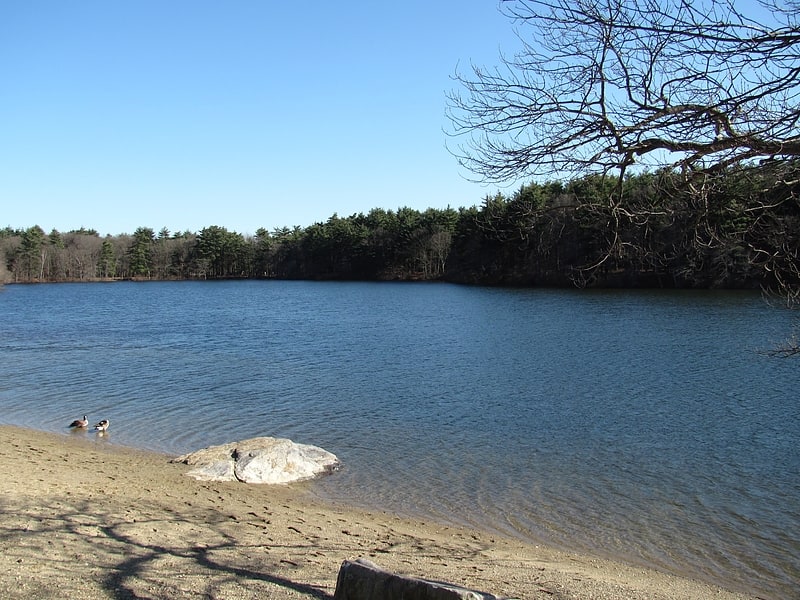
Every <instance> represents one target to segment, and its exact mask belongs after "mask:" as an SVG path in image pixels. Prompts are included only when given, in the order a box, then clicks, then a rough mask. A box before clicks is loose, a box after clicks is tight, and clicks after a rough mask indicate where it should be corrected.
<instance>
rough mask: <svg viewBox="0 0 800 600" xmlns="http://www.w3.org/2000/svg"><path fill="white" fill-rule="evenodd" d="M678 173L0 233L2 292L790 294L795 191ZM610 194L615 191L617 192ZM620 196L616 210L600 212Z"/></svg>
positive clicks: (758, 177) (746, 173)
mask: <svg viewBox="0 0 800 600" xmlns="http://www.w3.org/2000/svg"><path fill="white" fill-rule="evenodd" d="M679 179H680V177H679V174H677V173H673V172H668V171H665V172H660V173H646V174H640V175H636V176H632V177H629V178H627V179H626V180H625V181H624V183H623V184H622V185H623V189H622V190H620V189H619V188H617V187H616V186H618V185H619V182H617V181H614V180H609V179H605V178H602V177H600V176H587V177H585V178H582V179H578V180H574V181H571V182H568V183H562V182H550V183H543V184H542V183H532V184H529V185H525V186H523V187H521V188H520V189H519V190H517V191H516V192H515V193H512V194H509V195H506V194H502V193H498V194H496V195H494V196H487V197H486V198H484V200H483V202H482V203H481V205H480V206H472V207H470V208H459V209H453V208H446V209H433V208H431V209H428V210H425V211H418V210H414V209H411V208H399V209H397V210H384V209H380V208H375V209H373V210H371V211H369V213H367V214H363V213H359V214H354V215H351V216H349V217H340V216H338V215H337V214H334V215H333V216H331V217H330V218H329V219H328V220H327V221H325V222H324V223H315V224H313V225H311V226H309V227H305V228H301V227H294V228H292V229H290V228H287V227H284V228H279V229H275V230H273V231H267V230H266V229H264V228H260V229H258V230H257V231H256V233H255V235H243V234H240V233H237V232H235V231H228V230H227V229H226V228H224V227H219V226H213V225H212V226H209V227H206V228H204V229H203V230H201V231H199V232H188V231H184V232H180V231H179V232H174V233H173V232H170V231H169V230H167V229H166V228H164V229H162V230H161V231H158V232H156V231H155V230H153V229H150V228H148V227H140V228H138V229H136V231H134V232H133V234H120V235H108V236H106V237H101V236H99V235H98V233H97V232H96V231H94V230H86V229H80V230H77V231H69V232H66V233H63V232H59V231H57V230H53V231H51V232H49V233H48V232H45V231H43V230H42V229H41V228H40V227H39V226H32V227H29V228H28V229H24V230H22V229H12V228H10V227H6V228H5V229H3V230H0V257H2V261H0V278H1V279H2V280H3V281H6V282H36V281H94V280H104V279H120V278H122V279H156V280H165V279H222V278H280V279H331V280H446V281H452V282H462V283H477V284H489V285H495V284H502V285H522V286H532V285H549V286H561V285H573V284H578V285H588V286H626V287H728V288H755V287H767V288H775V287H777V288H780V287H782V286H787V285H789V286H796V285H797V282H798V257H797V248H798V247H800V240H799V239H798V237H800V236H799V235H798V233H799V232H800V227H799V226H798V225H799V224H800V203H799V202H798V196H797V192H798V190H800V186H798V184H797V183H795V182H793V181H788V182H787V181H786V180H785V178H782V179H781V180H778V179H777V177H776V176H775V175H774V174H771V173H770V171H769V169H768V168H767V167H759V168H755V169H738V170H736V171H734V172H732V173H730V174H729V176H728V177H726V178H724V179H723V182H722V184H717V185H715V186H714V188H713V189H708V190H701V193H698V191H697V189H696V188H691V189H690V188H687V187H686V186H685V185H680V182H679V181H678V180H679ZM620 192H621V193H620ZM615 197H621V198H624V202H623V203H620V202H616V201H614V200H609V199H610V198H615Z"/></svg>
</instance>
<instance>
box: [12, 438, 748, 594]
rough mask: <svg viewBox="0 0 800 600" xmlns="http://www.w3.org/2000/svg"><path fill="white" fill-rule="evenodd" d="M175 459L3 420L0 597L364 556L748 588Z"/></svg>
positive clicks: (248, 588) (270, 575) (401, 567)
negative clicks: (421, 518) (234, 479)
mask: <svg viewBox="0 0 800 600" xmlns="http://www.w3.org/2000/svg"><path fill="white" fill-rule="evenodd" d="M170 458H171V457H169V456H166V455H162V454H158V453H148V452H143V451H138V450H135V449H130V448H122V447H119V446H115V445H113V444H111V443H107V442H105V441H104V440H103V439H102V438H99V437H98V436H97V435H96V434H94V433H87V434H85V435H69V434H64V435H59V434H52V433H43V432H39V431H32V430H28V429H21V428H17V427H9V426H0V477H1V479H2V482H3V483H2V495H0V509H1V510H2V517H0V598H26V599H27V598H31V599H33V598H36V599H46V598H59V599H77V600H83V599H95V598H116V599H125V598H153V599H156V598H164V599H166V598H169V599H173V598H230V599H242V598H254V599H255V598H258V599H262V600H263V599H266V598H331V597H332V596H333V593H334V590H335V587H336V576H337V573H338V570H339V567H340V566H341V563H342V561H344V560H345V559H356V558H362V557H363V558H367V559H369V560H371V561H373V562H375V563H377V564H378V565H379V566H381V567H383V568H386V569H388V570H391V571H394V572H397V573H402V574H406V575H412V576H417V577H424V578H429V579H436V580H440V581H447V582H451V583H455V584H459V585H463V586H467V587H470V588H473V589H477V590H480V591H484V592H491V593H493V594H497V595H500V596H505V597H513V598H546V599H548V600H552V599H561V598H564V599H566V598H581V599H589V598H593V599H617V598H619V599H626V600H629V599H642V600H643V599H645V598H646V599H648V600H667V599H676V600H677V599H681V600H684V599H687V598H696V599H700V600H703V599H710V598H714V599H715V600H734V599H743V598H747V596H742V595H738V594H734V593H731V592H728V591H725V590H722V589H719V588H716V587H713V586H708V585H705V584H703V583H699V582H695V581H691V580H688V579H681V578H678V577H673V576H669V575H665V574H662V573H658V572H655V571H650V570H645V569H642V568H640V567H631V566H626V565H623V564H618V563H613V562H608V561H605V560H600V559H597V558H594V557H590V556H579V555H573V554H569V553H564V552H559V551H555V550H552V549H549V548H546V547H543V546H535V545H526V544H523V543H520V542H518V541H515V540H510V539H503V538H500V537H498V536H496V535H493V534H489V533H485V532H481V531H474V530H468V529H459V528H454V527H451V526H444V525H440V524H436V523H431V522H418V521H413V520H408V519H402V518H399V517H396V516H394V515H392V514H388V513H380V512H377V513H376V512H366V511H363V510H358V509H352V508H349V507H342V506H335V505H330V504H325V503H321V502H320V501H319V500H317V499H315V498H314V496H313V495H312V494H310V493H309V492H308V489H309V486H308V485H307V484H297V485H294V486H263V485H262V486H253V485H247V484H243V483H209V482H199V481H195V480H194V479H192V478H190V477H188V476H187V475H186V474H185V473H186V471H187V470H188V469H189V467H187V466H185V465H180V464H173V463H170V462H169V460H170ZM332 476H334V477H335V474H334V475H332Z"/></svg>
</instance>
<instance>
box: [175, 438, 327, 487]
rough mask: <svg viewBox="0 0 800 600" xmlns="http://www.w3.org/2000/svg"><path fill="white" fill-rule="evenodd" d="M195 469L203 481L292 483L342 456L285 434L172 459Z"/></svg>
mask: <svg viewBox="0 0 800 600" xmlns="http://www.w3.org/2000/svg"><path fill="white" fill-rule="evenodd" d="M172 462H180V463H184V464H187V465H190V466H193V467H194V469H192V470H191V471H189V472H188V473H187V475H189V476H191V477H194V478H195V479H199V480H201V481H243V482H245V483H291V482H293V481H302V480H304V479H312V478H314V477H318V476H319V475H324V474H326V473H330V472H331V471H335V470H336V469H337V468H338V467H339V465H340V464H341V463H340V462H339V459H338V458H336V456H335V455H333V454H331V453H330V452H328V451H326V450H323V449H322V448H318V447H317V446H309V445H308V444H296V443H295V442H293V441H291V440H287V439H283V438H271V437H258V438H253V439H249V440H242V441H241V442H232V443H230V444H223V445H222V446H211V447H209V448H205V449H203V450H198V451H197V452H191V453H189V454H184V455H183V456H179V457H178V458H175V459H173V461H172Z"/></svg>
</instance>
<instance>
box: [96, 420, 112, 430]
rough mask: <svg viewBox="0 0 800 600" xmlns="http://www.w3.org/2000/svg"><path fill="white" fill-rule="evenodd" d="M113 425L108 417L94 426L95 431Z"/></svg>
mask: <svg viewBox="0 0 800 600" xmlns="http://www.w3.org/2000/svg"><path fill="white" fill-rule="evenodd" d="M109 425H111V421H109V420H108V419H103V420H102V421H100V422H99V423H98V424H97V425H95V426H94V430H95V431H106V430H107V429H108V426H109Z"/></svg>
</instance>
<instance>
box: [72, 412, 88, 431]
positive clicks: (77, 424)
mask: <svg viewBox="0 0 800 600" xmlns="http://www.w3.org/2000/svg"><path fill="white" fill-rule="evenodd" d="M88 425H89V419H88V418H87V417H86V415H83V418H82V419H75V420H74V421H73V422H72V423H70V424H69V427H70V429H83V428H84V427H88Z"/></svg>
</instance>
